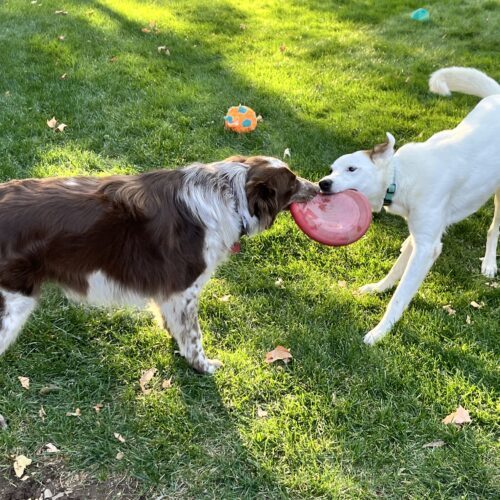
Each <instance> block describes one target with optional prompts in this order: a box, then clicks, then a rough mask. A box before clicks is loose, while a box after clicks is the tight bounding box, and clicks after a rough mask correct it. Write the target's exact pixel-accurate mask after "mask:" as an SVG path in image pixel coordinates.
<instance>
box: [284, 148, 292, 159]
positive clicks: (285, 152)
mask: <svg viewBox="0 0 500 500" xmlns="http://www.w3.org/2000/svg"><path fill="white" fill-rule="evenodd" d="M291 157H292V155H291V154H290V148H286V149H285V151H283V159H285V158H291Z"/></svg>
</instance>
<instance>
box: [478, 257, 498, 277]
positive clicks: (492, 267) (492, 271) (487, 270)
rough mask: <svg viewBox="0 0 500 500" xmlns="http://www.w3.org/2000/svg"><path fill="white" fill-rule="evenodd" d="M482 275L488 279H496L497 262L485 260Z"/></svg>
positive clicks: (482, 265)
mask: <svg viewBox="0 0 500 500" xmlns="http://www.w3.org/2000/svg"><path fill="white" fill-rule="evenodd" d="M481 273H482V274H484V275H485V276H486V277H487V278H494V277H495V275H496V273H497V264H496V262H491V263H490V262H486V261H485V260H483V263H482V264H481Z"/></svg>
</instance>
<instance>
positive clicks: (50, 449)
mask: <svg viewBox="0 0 500 500" xmlns="http://www.w3.org/2000/svg"><path fill="white" fill-rule="evenodd" d="M42 450H43V451H45V452H47V453H59V452H60V451H61V450H60V449H59V448H57V447H56V446H54V445H53V444H52V443H47V444H46V445H45V446H44V447H43V448H42Z"/></svg>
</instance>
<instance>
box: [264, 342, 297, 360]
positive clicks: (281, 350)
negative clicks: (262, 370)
mask: <svg viewBox="0 0 500 500" xmlns="http://www.w3.org/2000/svg"><path fill="white" fill-rule="evenodd" d="M279 359H281V360H282V361H283V362H284V363H288V362H289V361H290V360H291V359H292V355H291V354H290V351H289V350H288V349H286V348H285V347H283V346H281V345H279V346H277V347H276V348H275V349H273V350H272V351H269V352H268V353H267V354H266V363H274V362H275V361H278V360H279Z"/></svg>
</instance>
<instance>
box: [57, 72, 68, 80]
mask: <svg viewBox="0 0 500 500" xmlns="http://www.w3.org/2000/svg"><path fill="white" fill-rule="evenodd" d="M67 76H68V74H67V73H63V74H62V75H61V76H60V77H59V79H60V80H66V77H67Z"/></svg>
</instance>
